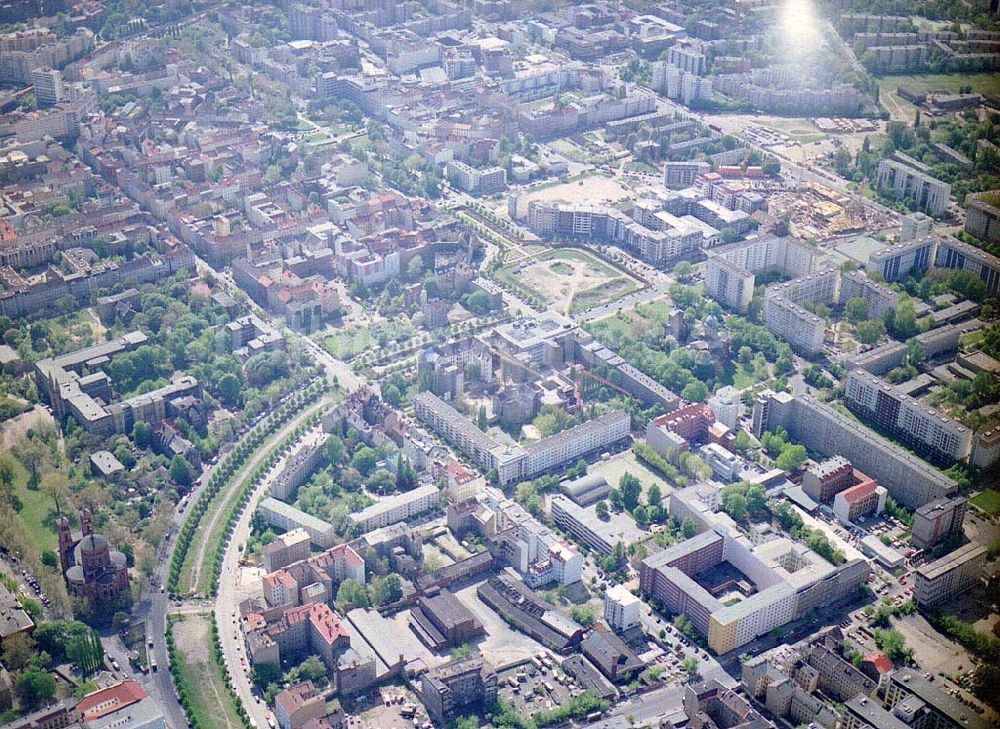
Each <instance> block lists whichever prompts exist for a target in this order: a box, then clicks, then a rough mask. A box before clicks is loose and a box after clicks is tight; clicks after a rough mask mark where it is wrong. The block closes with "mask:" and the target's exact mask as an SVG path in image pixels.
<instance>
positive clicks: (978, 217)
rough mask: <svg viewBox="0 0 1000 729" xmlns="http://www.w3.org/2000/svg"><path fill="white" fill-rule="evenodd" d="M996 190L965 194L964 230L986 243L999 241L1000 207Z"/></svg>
mask: <svg viewBox="0 0 1000 729" xmlns="http://www.w3.org/2000/svg"><path fill="white" fill-rule="evenodd" d="M996 193H997V191H996V190H993V191H991V192H974V193H970V194H968V195H966V196H965V203H966V205H967V206H968V207H967V208H966V210H965V232H966V233H968V234H969V235H972V236H975V237H976V238H979V240H984V241H986V242H987V243H994V244H996V243H1000V207H997V205H996V199H997V198H996Z"/></svg>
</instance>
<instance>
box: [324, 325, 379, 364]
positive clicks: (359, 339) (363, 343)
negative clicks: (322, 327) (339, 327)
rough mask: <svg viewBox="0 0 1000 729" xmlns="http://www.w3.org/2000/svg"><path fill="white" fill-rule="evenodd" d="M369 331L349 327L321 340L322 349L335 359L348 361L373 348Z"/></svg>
mask: <svg viewBox="0 0 1000 729" xmlns="http://www.w3.org/2000/svg"><path fill="white" fill-rule="evenodd" d="M374 344H375V338H374V337H373V336H372V333H371V330H369V329H366V328H362V327H350V328H349V329H345V330H343V331H341V332H337V333H336V334H331V335H330V336H328V337H326V338H324V339H323V348H324V349H326V351H327V352H329V353H330V354H332V355H333V356H334V357H336V358H337V359H350V358H351V357H355V356H357V355H359V354H361V353H362V352H364V351H365V350H366V349H368V348H369V347H372V346H374Z"/></svg>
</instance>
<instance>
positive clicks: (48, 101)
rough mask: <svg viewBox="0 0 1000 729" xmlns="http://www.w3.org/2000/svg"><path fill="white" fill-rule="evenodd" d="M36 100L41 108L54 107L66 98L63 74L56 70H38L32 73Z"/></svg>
mask: <svg viewBox="0 0 1000 729" xmlns="http://www.w3.org/2000/svg"><path fill="white" fill-rule="evenodd" d="M31 82H32V83H33V84H34V85H35V98H36V99H37V100H38V103H39V104H40V105H41V106H53V105H55V104H58V103H59V102H60V101H62V100H63V99H64V98H65V96H66V91H65V87H64V86H63V78H62V73H60V72H59V71H57V70H56V69H54V68H36V69H34V70H33V71H32V72H31Z"/></svg>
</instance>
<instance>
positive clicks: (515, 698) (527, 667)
mask: <svg viewBox="0 0 1000 729" xmlns="http://www.w3.org/2000/svg"><path fill="white" fill-rule="evenodd" d="M541 655H545V656H546V657H545V658H544V659H540V658H538V657H535V659H534V661H528V662H527V663H521V664H519V665H517V666H515V667H512V668H510V669H508V670H506V671H502V672H501V673H499V674H498V675H497V687H498V690H499V693H500V695H501V696H502V697H503V698H504V700H506V701H507V703H508V704H509V705H510V706H511V708H513V709H514V711H516V712H517V713H518V714H520V715H521V716H530V715H532V714H536V713H538V712H539V711H548V710H549V709H554V708H555V707H557V706H560V705H562V704H563V703H564V702H565V701H566V700H567V699H568V698H569V697H570V696H573V695H574V694H577V693H579V692H580V691H581V690H582V687H581V686H579V685H577V684H576V682H575V681H573V679H571V678H570V677H569V676H567V675H566V673H564V672H563V670H562V669H561V668H559V667H558V666H557V664H556V663H555V662H554V661H553V660H552V658H550V657H548V656H547V655H546V654H544V653H542V654H541Z"/></svg>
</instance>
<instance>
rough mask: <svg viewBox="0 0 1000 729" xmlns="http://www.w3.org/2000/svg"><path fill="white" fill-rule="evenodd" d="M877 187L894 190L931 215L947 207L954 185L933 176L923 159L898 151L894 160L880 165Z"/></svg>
mask: <svg viewBox="0 0 1000 729" xmlns="http://www.w3.org/2000/svg"><path fill="white" fill-rule="evenodd" d="M875 187H876V189H878V190H879V191H881V192H885V193H891V194H892V196H893V197H895V198H896V199H897V200H912V201H914V203H915V204H916V205H917V207H918V208H920V209H921V210H923V211H924V212H926V213H928V214H930V215H941V214H942V213H943V212H944V211H945V210H946V209H947V208H948V201H949V199H950V197H951V185H949V184H948V183H947V182H942V181H941V180H939V179H937V178H936V177H933V176H932V175H931V174H930V168H929V167H928V166H927V165H925V164H924V163H923V162H918V161H917V160H915V159H913V158H911V157H907V156H906V155H903V154H901V153H899V152H897V153H896V158H895V159H884V160H882V161H881V162H880V163H879V165H878V174H877V175H876V178H875Z"/></svg>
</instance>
